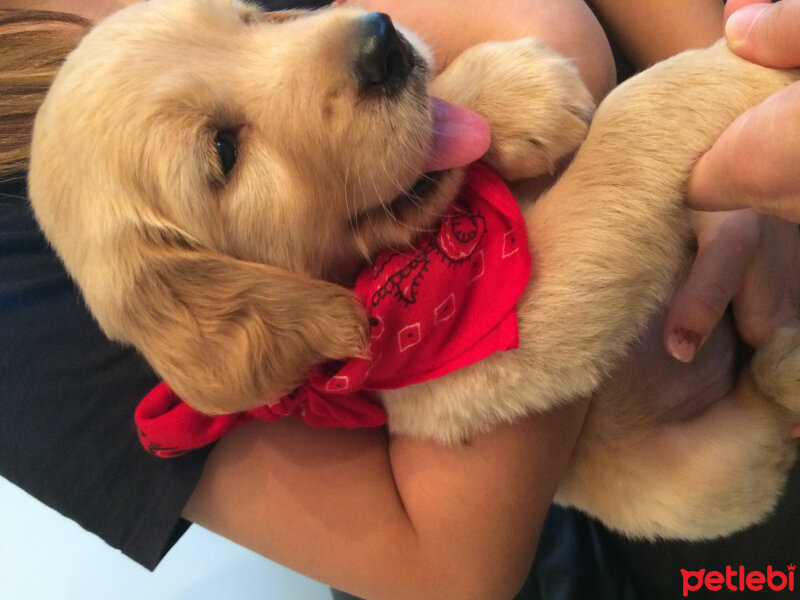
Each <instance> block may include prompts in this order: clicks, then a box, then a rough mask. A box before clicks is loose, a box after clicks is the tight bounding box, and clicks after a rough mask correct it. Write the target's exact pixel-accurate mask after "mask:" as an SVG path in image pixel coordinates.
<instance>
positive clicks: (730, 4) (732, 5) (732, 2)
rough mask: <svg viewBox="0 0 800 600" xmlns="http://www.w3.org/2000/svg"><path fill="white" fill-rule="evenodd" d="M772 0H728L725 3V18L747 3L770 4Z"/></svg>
mask: <svg viewBox="0 0 800 600" xmlns="http://www.w3.org/2000/svg"><path fill="white" fill-rule="evenodd" d="M771 3H772V0H728V1H727V2H726V3H725V20H726V21H727V20H728V17H730V16H731V15H732V14H733V13H735V12H736V11H737V10H739V9H740V8H742V7H743V6H747V5H748V4H771Z"/></svg>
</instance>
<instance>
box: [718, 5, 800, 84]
mask: <svg viewBox="0 0 800 600" xmlns="http://www.w3.org/2000/svg"><path fill="white" fill-rule="evenodd" d="M725 36H726V37H727V38H728V44H729V45H730V47H731V48H732V49H733V51H734V52H736V54H738V55H739V56H741V57H742V58H746V59H747V60H749V61H752V62H755V63H758V64H761V65H764V66H767V67H776V68H780V69H788V68H793V67H799V66H800V0H781V2H776V3H775V4H771V3H770V4H766V3H756V4H749V5H747V6H743V7H742V8H740V9H739V10H737V11H736V12H734V13H733V14H732V15H731V17H730V18H729V19H728V21H727V23H726V24H725Z"/></svg>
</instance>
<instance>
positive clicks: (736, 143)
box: [687, 0, 800, 222]
mask: <svg viewBox="0 0 800 600" xmlns="http://www.w3.org/2000/svg"><path fill="white" fill-rule="evenodd" d="M726 14H730V15H731V16H730V18H729V19H728V21H727V24H726V29H725V33H726V36H727V38H728V43H729V45H730V46H731V48H732V49H733V50H734V51H735V52H736V53H737V54H739V55H740V56H742V57H744V58H746V59H748V60H751V61H753V62H757V63H759V64H763V65H765V66H770V67H778V68H790V67H800V35H798V34H800V0H782V1H781V2H778V3H776V4H772V3H770V2H769V1H768V0H731V1H730V2H728V5H727V7H726ZM798 128H800V83H795V84H793V85H790V86H788V87H786V88H785V89H783V90H782V91H780V92H778V93H776V94H774V95H773V96H771V97H770V98H768V99H767V100H766V101H765V102H763V103H762V104H760V105H758V106H756V107H754V108H752V109H751V110H749V111H747V112H746V113H744V114H743V115H741V116H740V117H739V118H738V119H737V120H736V121H734V123H733V124H732V125H731V126H730V127H729V128H728V129H727V130H725V132H724V133H723V134H722V135H721V136H720V138H719V139H718V140H717V141H716V143H715V144H714V145H713V147H712V148H711V149H710V150H709V151H708V152H707V153H706V154H705V155H704V156H703V157H702V158H701V159H700V160H699V161H698V163H697V165H696V167H695V169H694V171H693V172H692V175H691V177H690V180H689V185H688V190H687V195H688V202H689V205H690V206H691V207H692V208H696V209H701V210H727V209H735V208H744V207H753V208H755V209H756V210H759V211H762V212H766V213H770V214H775V215H778V216H780V217H782V218H785V219H789V220H792V221H795V222H800V178H798V177H797V163H798V160H800V136H797V134H796V132H797V130H798Z"/></svg>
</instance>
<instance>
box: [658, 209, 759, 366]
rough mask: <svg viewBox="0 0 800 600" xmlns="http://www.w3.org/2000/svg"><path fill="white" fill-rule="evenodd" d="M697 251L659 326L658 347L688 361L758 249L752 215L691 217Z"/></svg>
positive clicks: (706, 335)
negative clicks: (661, 340)
mask: <svg viewBox="0 0 800 600" xmlns="http://www.w3.org/2000/svg"><path fill="white" fill-rule="evenodd" d="M695 219H696V221H697V222H696V229H697V230H698V231H699V234H698V252H697V257H696V258H695V261H694V263H693V264H692V267H691V270H690V271H689V275H688V277H687V278H686V281H685V282H684V283H683V284H682V285H681V287H680V288H679V289H678V290H677V291H676V292H675V295H674V296H673V298H672V300H671V302H670V306H669V308H668V311H667V317H666V320H665V322H664V330H663V343H664V347H665V348H666V350H667V352H668V353H669V354H670V355H671V356H672V357H674V358H675V359H677V360H679V361H681V362H690V361H692V360H693V359H694V357H695V354H696V353H697V351H698V350H699V349H700V347H701V346H702V345H703V343H704V342H705V340H706V339H707V338H708V335H709V334H710V333H711V331H712V330H713V329H714V327H715V326H716V325H717V323H718V322H719V320H720V319H721V318H722V316H723V315H724V314H725V311H726V309H727V307H728V305H729V304H730V301H731V300H732V299H733V297H734V296H735V295H736V294H737V292H738V291H739V289H740V288H741V285H742V280H743V278H744V275H745V273H746V272H747V269H748V267H749V265H750V262H751V260H752V258H753V255H754V254H755V252H756V247H757V245H758V238H759V233H758V227H759V225H758V215H757V214H756V213H754V212H753V211H736V212H731V213H705V214H703V213H698V214H697V215H695Z"/></svg>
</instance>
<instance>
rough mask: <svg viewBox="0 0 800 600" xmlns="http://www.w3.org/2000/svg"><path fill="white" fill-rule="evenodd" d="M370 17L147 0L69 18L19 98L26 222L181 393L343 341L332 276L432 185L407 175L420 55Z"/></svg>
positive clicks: (339, 349)
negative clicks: (22, 103)
mask: <svg viewBox="0 0 800 600" xmlns="http://www.w3.org/2000/svg"><path fill="white" fill-rule="evenodd" d="M385 25H386V23H385V21H384V20H383V19H382V18H380V17H376V16H375V15H367V14H366V13H363V12H361V11H356V10H345V9H336V10H328V11H321V12H318V13H277V14H265V13H261V12H259V11H258V10H256V9H255V8H253V7H250V6H248V5H245V4H242V3H239V2H238V1H236V0H150V1H149V2H146V3H140V4H137V5H134V6H132V7H130V8H128V9H125V10H123V11H120V12H119V13H117V14H115V15H113V16H112V17H110V18H109V19H107V20H106V21H104V22H102V23H101V24H100V25H98V26H97V27H96V28H95V30H93V31H92V32H91V33H90V34H89V35H88V36H86V38H85V39H84V40H83V42H82V43H81V45H80V46H79V47H78V49H76V51H75V52H74V53H73V54H72V55H71V56H70V57H69V59H68V60H67V62H66V64H65V66H64V67H63V68H62V70H61V72H60V74H59V76H58V77H57V79H56V81H55V83H54V84H53V86H52V88H51V91H50V93H49V94H48V97H47V99H46V100H45V102H44V104H43V106H42V108H41V110H40V112H39V115H38V117H37V122H36V126H35V129H34V142H33V151H32V158H31V167H30V195H31V201H32V204H33V207H34V210H35V213H36V216H37V219H38V220H39V222H40V225H41V227H42V229H43V231H44V232H45V234H46V236H47V237H48V239H49V240H50V241H51V243H52V244H53V246H54V248H55V249H56V250H57V252H58V253H59V255H60V256H61V258H62V260H63V261H64V263H65V265H66V267H67V269H68V270H69V271H70V273H71V274H72V276H73V277H74V278H75V280H76V281H77V282H78V284H79V285H80V287H81V288H82V290H83V293H84V296H85V298H86V300H87V303H88V305H89V307H90V309H91V310H92V311H93V313H94V314H95V316H96V318H97V319H98V321H99V323H100V324H101V326H102V327H103V328H104V330H105V331H106V333H107V334H108V335H109V336H111V337H114V338H117V339H121V340H124V341H127V342H130V343H132V344H134V345H135V346H136V347H138V348H139V350H140V351H141V352H142V353H143V354H144V355H145V357H146V358H147V359H148V361H149V362H150V363H151V364H152V365H153V366H154V368H155V369H156V370H157V371H158V372H159V373H160V374H161V376H163V377H164V378H165V379H166V380H167V381H168V382H169V383H170V384H171V385H172V386H173V388H174V389H175V390H176V392H177V393H178V394H180V395H181V396H183V397H184V398H185V399H186V401H187V402H189V403H190V404H192V405H193V406H195V407H196V408H198V409H200V410H203V411H205V412H208V413H218V412H229V411H233V410H244V409H247V408H252V407H255V406H259V405H262V404H265V403H268V402H270V401H272V400H274V399H276V398H277V397H279V396H281V395H283V394H285V393H286V392H288V391H290V390H291V389H293V388H294V387H296V386H297V385H298V383H299V382H300V381H302V380H303V379H304V377H305V375H306V372H307V370H308V368H309V367H310V366H312V365H313V364H315V363H319V362H322V361H324V360H328V359H343V358H347V357H351V356H356V355H360V354H363V352H364V348H365V347H366V334H365V331H366V324H365V316H364V313H363V310H362V309H361V307H360V306H359V305H358V303H357V302H356V300H355V299H354V297H353V295H352V293H351V292H349V291H348V290H346V289H344V288H342V287H339V286H338V285H336V284H335V283H332V282H350V281H351V280H352V278H353V276H354V275H355V273H356V272H357V271H358V269H359V266H360V265H361V264H362V263H363V261H364V259H365V258H368V257H369V256H371V255H372V254H373V253H374V252H375V251H376V250H377V249H379V248H381V247H384V246H387V245H395V244H404V243H407V242H409V241H410V240H411V239H412V238H413V237H414V235H415V233H416V232H417V231H419V230H420V229H425V228H427V227H430V226H431V225H432V224H433V223H434V222H435V221H436V219H437V218H438V216H439V214H440V212H441V210H443V208H444V205H445V204H446V203H447V202H448V201H449V198H450V197H451V194H452V191H453V188H454V187H455V185H456V184H457V182H456V179H457V178H456V177H455V176H453V175H445V176H443V177H442V178H441V180H438V181H436V182H434V183H432V184H431V183H427V184H426V183H425V182H426V178H424V177H422V178H420V175H421V173H422V170H423V166H424V162H425V156H426V153H427V152H428V146H429V144H430V143H431V139H432V138H431V135H432V134H431V114H430V113H431V109H430V102H429V98H428V96H427V92H426V83H427V67H426V66H425V61H424V60H422V59H421V58H420V54H419V52H418V51H416V50H414V49H413V48H411V46H410V45H409V44H408V42H406V41H405V39H403V38H402V37H398V38H397V39H396V40H395V41H393V42H392V43H391V44H390V46H392V47H391V48H388V49H386V48H385V44H384V39H383V37H381V36H383V35H384V34H383V33H381V31H382V30H381V28H382V27H385ZM378 30H381V31H378ZM376 31H378V33H376ZM376 40H377V42H378V46H376V45H375V44H376ZM382 44H384V45H382ZM376 47H377V48H378V50H377V51H376V50H375V48H376ZM376 52H377V53H378V54H380V56H378V57H377V58H376ZM425 187H428V188H430V189H429V190H428V193H429V197H427V198H426V201H425V203H422V204H418V203H417V202H416V201H415V200H416V199H415V197H414V196H413V195H409V194H407V193H406V192H407V191H408V190H413V191H414V192H415V193H416V192H422V191H423V188H425ZM326 280H327V281H326Z"/></svg>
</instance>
